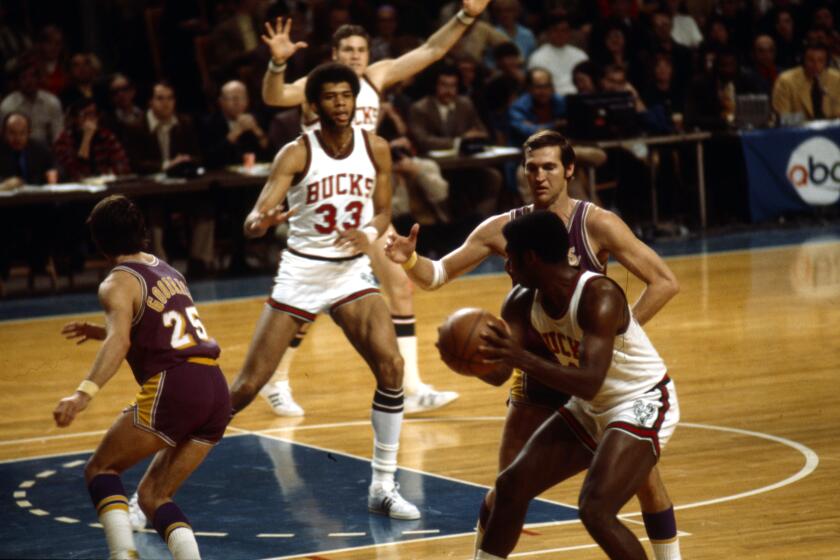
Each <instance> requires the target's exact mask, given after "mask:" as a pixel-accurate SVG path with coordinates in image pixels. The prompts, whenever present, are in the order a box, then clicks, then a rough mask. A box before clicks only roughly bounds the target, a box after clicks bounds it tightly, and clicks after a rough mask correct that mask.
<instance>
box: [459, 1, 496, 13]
mask: <svg viewBox="0 0 840 560" xmlns="http://www.w3.org/2000/svg"><path fill="white" fill-rule="evenodd" d="M489 3H490V0H464V2H463V6H462V7H463V8H464V11H465V12H467V15H468V16H470V17H475V16H477V15H480V14H481V12H483V11H484V8H486V7H487V4H489Z"/></svg>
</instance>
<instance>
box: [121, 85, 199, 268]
mask: <svg viewBox="0 0 840 560" xmlns="http://www.w3.org/2000/svg"><path fill="white" fill-rule="evenodd" d="M175 109H176V100H175V90H173V89H172V87H171V86H170V85H169V83H167V82H158V83H156V84H155V85H154V87H153V88H152V98H151V99H150V100H149V109H148V110H147V111H146V114H145V118H144V119H143V120H142V121H141V126H139V127H136V128H133V129H131V130H130V131H127V132H128V134H127V137H126V149H127V150H128V155H129V157H130V158H131V166H132V168H133V169H134V171H135V172H137V173H141V174H149V173H158V172H160V171H166V170H167V169H169V168H171V167H174V166H175V165H178V164H180V163H182V162H187V161H194V162H195V163H200V160H201V156H200V152H199V147H198V135H197V134H196V132H195V129H194V127H193V123H192V119H190V117H188V116H186V115H180V114H177V113H176V111H175ZM158 256H160V255H158ZM161 258H162V257H161Z"/></svg>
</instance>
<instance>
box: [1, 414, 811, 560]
mask: <svg viewBox="0 0 840 560" xmlns="http://www.w3.org/2000/svg"><path fill="white" fill-rule="evenodd" d="M504 419H505V417H503V416H480V417H441V418H415V419H412V418H407V419H405V420H404V422H405V423H429V422H465V421H467V422H471V421H503V420H504ZM369 423H370V422H369V421H351V422H345V423H330V424H321V425H310V426H288V427H282V428H269V429H267V430H262V431H261V430H245V429H242V428H236V427H234V426H230V427H229V429H232V430H234V431H236V432H237V433H235V434H231V435H230V436H227V435H226V436H225V437H236V436H240V435H247V434H252V435H255V436H262V437H267V438H269V439H275V440H278V441H283V442H285V443H289V444H292V445H302V446H304V447H309V448H312V449H317V450H319V451H324V452H329V453H333V454H336V455H343V456H345V457H349V458H353V459H359V460H362V461H366V462H369V459H367V458H366V457H361V456H357V455H353V454H350V453H345V452H342V451H338V450H332V449H327V448H323V447H319V446H315V445H311V444H307V443H302V442H298V441H289V440H287V439H285V438H282V437H279V436H274V435H271V434H269V433H267V432H274V431H295V430H298V429H307V428H308V429H314V428H315V427H317V426H320V428H321V429H327V428H332V427H342V426H355V425H359V424H364V425H369ZM680 425H681V426H684V427H688V428H696V429H710V430H718V431H723V432H730V433H736V434H741V435H746V436H752V437H758V438H760V439H766V440H768V441H773V442H775V443H780V444H783V445H786V446H788V447H791V448H793V449H795V450H796V451H799V452H800V453H801V454H803V455H804V456H805V465H804V466H803V467H802V468H801V469H800V470H799V471H798V472H797V473H796V474H794V475H791V476H789V477H787V478H786V479H784V480H782V481H779V482H776V483H774V484H770V485H767V486H764V487H761V488H757V489H753V490H749V491H746V492H740V493H738V494H733V495H730V496H722V497H719V498H713V499H709V500H703V501H700V502H694V503H689V504H684V505H681V506H675V507H674V509H675V510H681V509H690V508H696V507H702V506H706V505H713V504H717V503H722V502H727V501H733V500H737V499H742V498H745V497H749V496H754V495H756V494H761V493H765V492H770V491H772V490H775V489H778V488H781V487H784V486H787V485H790V484H793V483H794V482H797V481H799V480H801V479H803V478H805V477H807V476H808V475H810V474H811V473H812V472H813V471H814V470H816V468H817V466H818V465H819V456H818V455H817V453H816V452H814V451H813V450H812V449H810V448H809V447H807V446H805V445H803V444H801V443H798V442H795V441H793V440H790V439H787V438H783V437H779V436H774V435H771V434H765V433H761V432H755V431H752V430H744V429H739V428H729V427H725V426H713V425H710V424H699V423H692V422H680ZM263 432H266V433H263ZM64 435H66V436H72V435H74V434H64ZM76 435H81V434H76ZM55 437H61V436H55ZM77 453H85V451H74V452H65V453H57V454H52V455H45V456H42V457H26V458H20V459H9V460H5V461H0V464H2V463H11V462H21V461H28V460H34V459H39V458H49V457H60V456H67V455H74V454H77ZM400 469H403V470H408V471H411V472H415V473H419V474H423V475H426V476H433V477H437V478H441V479H445V480H450V481H454V482H458V483H461V484H467V485H471V486H476V487H479V488H488V486H485V485H481V484H477V483H473V482H470V481H464V480H459V479H455V478H451V477H447V476H444V475H438V474H435V473H428V472H424V471H421V470H418V469H413V468H410V467H402V466H401V467H400ZM25 482H30V481H25ZM22 484H23V483H22ZM539 499H540V500H543V501H545V502H548V503H552V504H556V505H561V506H566V507H571V508H573V509H577V508H575V506H571V505H569V504H564V503H562V502H555V501H552V500H546V499H544V498H539ZM28 511H29V512H30V513H33V514H34V515H41V516H43V515H49V512H46V511H44V510H41V509H30V510H28ZM638 515H641V512H631V513H626V514H622V515H621V517H630V516H638ZM578 522H579V520H567V521H560V522H546V523H534V524H527V525H525V527H526V528H538V527H548V526H557V525H565V524H571V523H578ZM473 534H474V533H472V532H470V533H458V534H452V535H442V536H438V537H427V538H422V539H410V540H404V541H398V542H392V543H380V544H376V545H370V546H362V547H349V548H343V549H337V550H330V551H320V552H319V554H335V553H338V552H344V551H353V550H364V549H367V548H379V547H382V546H393V545H398V544H406V543H411V542H429V541H433V540H441V539H452V538H458V537H462V536H471V535H473ZM680 534H681V535H689V533H683V532H680ZM582 546H589V547H591V545H582ZM561 550H577V548H568V549H557V550H554V549H552V550H551V551H552V552H553V551H561ZM537 553H539V552H537ZM537 553H535V552H529V553H525V554H532V555H533V554H537ZM300 556H301V555H300V554H296V555H293V556H281V557H274V558H273V559H272V560H283V559H286V558H299V557H300Z"/></svg>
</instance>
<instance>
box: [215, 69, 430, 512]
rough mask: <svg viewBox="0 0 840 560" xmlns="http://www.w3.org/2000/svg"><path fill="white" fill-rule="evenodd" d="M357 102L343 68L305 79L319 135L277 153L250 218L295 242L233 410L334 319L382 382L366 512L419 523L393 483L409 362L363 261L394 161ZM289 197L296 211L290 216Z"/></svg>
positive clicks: (351, 77) (382, 217)
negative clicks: (305, 329) (299, 341)
mask: <svg viewBox="0 0 840 560" xmlns="http://www.w3.org/2000/svg"><path fill="white" fill-rule="evenodd" d="M358 93H359V78H358V77H357V76H356V74H355V73H354V72H353V70H351V69H350V68H349V67H348V66H345V65H343V64H339V63H334V62H333V63H328V64H322V65H321V66H319V67H317V68H316V69H315V70H313V71H312V72H311V73H310V74H309V79H308V81H307V83H306V99H307V101H308V102H309V103H310V104H311V106H312V107H313V108H314V110H315V111H316V113H317V114H318V116H319V118H320V120H321V129H320V130H315V131H310V132H307V133H305V134H303V135H302V136H300V137H299V138H298V139H297V140H295V141H294V142H291V143H289V144H287V145H286V146H284V147H283V149H281V150H280V153H278V154H277V157H276V158H275V159H274V164H273V165H272V169H271V173H270V175H269V177H268V181H267V182H266V184H265V187H263V190H262V192H261V193H260V196H259V198H258V199H257V203H256V205H255V206H254V209H253V210H252V211H251V213H250V214H248V217H247V218H246V219H245V226H244V227H245V235H246V236H248V237H259V236H262V235H264V234H265V232H266V231H267V230H268V228H269V227H272V226H274V225H276V224H278V223H281V222H283V221H285V220H288V221H289V241H288V248H287V249H286V250H285V251H284V252H283V257H282V259H281V261H280V266H279V269H278V272H277V276H276V278H275V283H274V288H273V290H272V292H271V296H270V297H269V300H268V304H267V305H266V306H265V309H264V310H263V312H262V316H261V317H260V319H259V322H258V323H257V330H256V332H255V333H254V338H253V340H252V341H251V346H250V348H249V349H248V354H247V356H246V358H245V365H244V366H243V367H242V371H241V372H240V373H239V375H238V376H237V377H236V379H235V380H234V382H233V385H232V386H231V389H232V390H231V400H232V402H233V410H234V411H239V410H242V409H243V408H244V407H245V406H247V405H248V403H249V402H251V400H252V399H253V398H254V396H255V395H256V394H257V391H259V390H260V389H261V388H262V386H263V385H264V384H265V383H266V382H267V381H268V380H269V378H270V377H271V375H272V374H273V373H274V371H275V368H276V367H277V364H278V363H279V362H280V359H281V358H282V357H283V353H284V352H285V351H286V348H287V347H288V346H289V343H290V342H291V341H292V339H293V338H294V337H295V335H296V334H297V332H298V330H299V329H300V327H301V325H303V324H305V323H311V322H312V321H313V320H314V319H315V317H316V316H317V315H318V314H319V313H324V312H327V313H329V314H330V315H331V317H332V318H333V320H334V321H335V322H336V323H337V324H338V326H339V327H341V329H342V330H343V331H344V334H345V336H346V337H347V339H348V340H349V341H350V342H351V343H352V344H353V347H354V348H356V350H357V351H358V352H359V353H360V354H361V355H362V357H363V358H364V359H365V361H366V362H367V363H368V365H369V366H370V368H371V370H372V371H373V374H374V376H375V377H376V391H375V392H374V396H373V406H372V411H371V421H372V424H373V432H374V446H373V461H372V467H373V482H372V483H371V486H370V489H369V494H368V508H369V509H370V510H371V511H374V512H377V513H383V514H386V515H389V516H390V517H393V518H396V519H417V518H419V517H420V512H419V511H418V509H417V508H416V507H415V506H414V505H413V504H411V503H409V502H407V501H406V500H405V499H403V497H402V496H400V494H399V492H398V491H397V486H396V485H395V483H394V473H395V471H396V469H397V450H398V448H399V440H400V428H401V425H402V418H403V388H402V377H403V360H402V358H401V357H400V353H399V350H398V348H397V340H396V336H395V333H394V329H393V328H392V327H391V325H390V324H389V321H388V319H389V313H388V306H387V305H386V304H385V300H384V299H383V298H382V297H381V296H380V293H379V289H378V288H377V286H376V283H375V280H374V278H373V274H372V273H371V269H370V260H369V259H368V257H367V255H366V253H365V251H366V250H367V249H368V248H369V247H370V245H371V244H372V243H374V242H375V241H376V239H377V238H379V237H380V236H381V235H382V233H383V232H384V231H385V230H386V229H387V227H388V224H389V223H390V220H391V184H390V174H391V153H390V149H389V147H388V143H387V142H386V141H385V140H383V139H382V138H380V137H378V136H375V135H374V134H372V133H369V132H367V131H365V130H362V129H361V128H359V127H355V126H352V122H353V115H354V113H355V101H356V95H357V94H358ZM287 196H288V201H289V206H290V208H291V210H290V211H289V212H284V211H283V201H284V200H285V199H286V197H287ZM335 374H337V375H344V374H345V372H343V371H340V370H339V371H336V372H335Z"/></svg>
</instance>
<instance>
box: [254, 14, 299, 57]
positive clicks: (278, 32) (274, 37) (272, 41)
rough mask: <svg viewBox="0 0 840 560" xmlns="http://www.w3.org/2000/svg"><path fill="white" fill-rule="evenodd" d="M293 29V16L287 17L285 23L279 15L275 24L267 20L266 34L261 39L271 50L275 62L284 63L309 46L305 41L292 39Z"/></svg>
mask: <svg viewBox="0 0 840 560" xmlns="http://www.w3.org/2000/svg"><path fill="white" fill-rule="evenodd" d="M291 29H292V18H286V23H285V24H284V23H283V18H281V17H279V18H277V20H276V21H275V25H274V26H272V25H271V22H270V21H267V22H265V35H262V36H261V39H262V41H263V43H265V44H266V45H268V48H269V49H270V50H271V59H272V60H273V61H274V63H275V64H283V63H284V62H286V61H287V60H289V58H291V57H292V55H294V54H295V53H296V52H297V51H299V50H300V49H305V48H306V47H308V46H309V45H308V44H307V43H306V42H304V41H297V42H294V41H292V39H291V37H290V31H291Z"/></svg>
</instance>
